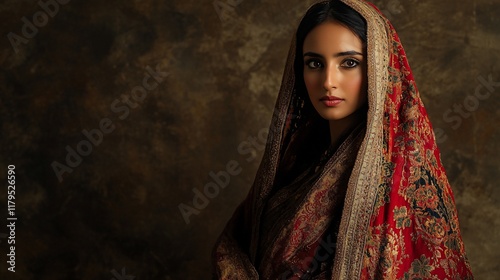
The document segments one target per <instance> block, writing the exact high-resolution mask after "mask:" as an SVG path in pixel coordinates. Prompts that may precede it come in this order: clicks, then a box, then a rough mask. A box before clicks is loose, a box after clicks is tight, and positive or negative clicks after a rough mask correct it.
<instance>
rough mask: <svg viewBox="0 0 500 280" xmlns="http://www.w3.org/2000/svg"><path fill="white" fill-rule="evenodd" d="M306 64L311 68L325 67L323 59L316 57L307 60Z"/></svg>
mask: <svg viewBox="0 0 500 280" xmlns="http://www.w3.org/2000/svg"><path fill="white" fill-rule="evenodd" d="M305 65H306V66H307V67H309V69H318V68H321V67H323V64H322V63H321V61H319V60H316V59H309V60H307V61H306V62H305Z"/></svg>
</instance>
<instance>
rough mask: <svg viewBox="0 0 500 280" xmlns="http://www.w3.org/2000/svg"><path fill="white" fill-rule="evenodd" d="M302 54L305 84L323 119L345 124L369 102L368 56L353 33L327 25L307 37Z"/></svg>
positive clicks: (320, 26)
mask: <svg viewBox="0 0 500 280" xmlns="http://www.w3.org/2000/svg"><path fill="white" fill-rule="evenodd" d="M303 50H304V52H303V59H304V82H305V85H306V88H307V92H308V94H309V98H310V99H311V102H312V104H313V106H314V108H315V109H316V111H317V112H318V113H319V114H320V115H321V117H323V118H324V119H326V120H329V121H338V120H343V119H346V118H348V117H349V116H352V115H353V113H354V112H356V111H358V109H359V108H360V107H362V106H363V105H364V104H365V103H366V102H367V93H366V92H367V90H366V88H367V87H366V84H367V77H366V76H367V75H366V63H365V57H366V56H365V54H364V51H363V44H362V42H361V40H360V39H359V38H358V37H357V36H356V35H355V34H354V33H353V32H352V31H351V30H349V29H348V28H346V27H344V26H343V25H341V24H339V23H337V22H333V21H327V22H324V23H322V24H320V25H318V26H316V27H315V28H314V29H313V30H311V32H309V34H307V36H306V38H305V40H304V47H303Z"/></svg>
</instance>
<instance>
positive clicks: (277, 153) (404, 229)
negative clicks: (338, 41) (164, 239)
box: [214, 0, 473, 279]
mask: <svg viewBox="0 0 500 280" xmlns="http://www.w3.org/2000/svg"><path fill="white" fill-rule="evenodd" d="M337 1H342V2H344V3H345V4H347V5H348V6H350V7H351V8H353V9H354V10H355V11H357V12H358V13H359V14H361V16H362V17H363V18H364V19H365V20H366V24H367V46H366V48H367V49H366V51H367V75H368V89H367V91H368V113H367V119H366V132H365V133H364V136H363V138H362V142H361V144H360V146H359V150H357V151H356V153H355V155H356V156H355V161H353V167H352V172H351V173H350V176H349V178H348V183H347V190H346V193H345V199H344V205H343V210H342V215H341V218H340V226H339V228H338V237H337V242H336V250H335V256H334V262H333V266H332V267H331V274H330V275H331V279H473V276H472V273H471V268H470V265H469V263H468V260H467V258H466V254H465V249H464V244H463V242H462V237H461V234H460V229H459V224H458V217H457V210H456V207H455V202H454V197H453V194H452V190H451V188H450V185H449V183H448V179H447V177H446V174H445V171H444V168H443V166H442V163H441V159H440V153H439V150H438V147H437V145H436V140H435V136H434V133H433V130H432V127H431V124H430V122H429V118H428V115H427V113H426V110H425V109H424V106H423V103H422V101H421V99H420V96H419V92H418V90H417V87H416V84H415V80H414V78H413V74H412V71H411V69H410V66H409V64H408V61H407V58H406V54H405V51H404V50H403V46H402V45H401V42H400V39H399V37H398V35H397V34H396V31H395V29H394V27H393V26H392V25H391V24H390V22H389V21H388V20H387V18H385V16H384V15H382V13H381V12H380V11H379V10H378V9H377V8H376V7H375V6H374V5H373V4H371V3H368V2H366V1H363V0H337ZM326 2H328V1H325V2H324V3H326ZM295 41H296V38H295V36H294V38H293V39H292V43H291V47H290V50H289V53H288V58H287V62H286V66H285V70H284V74H283V79H282V84H281V88H280V91H279V95H278V99H277V102H276V105H275V109H274V114H273V119H272V121H271V126H270V130H269V136H268V141H267V144H266V149H265V151H264V156H263V159H262V162H261V164H260V166H259V169H258V172H257V175H256V179H255V181H254V184H253V186H252V188H251V189H250V192H249V194H248V197H247V198H246V200H245V201H244V202H243V203H242V204H241V205H240V206H239V208H238V209H237V210H236V212H235V214H234V216H233V218H232V219H231V220H230V221H229V223H228V224H227V226H226V228H225V230H224V232H223V234H222V235H221V236H220V238H219V240H218V241H217V243H216V245H215V248H214V266H215V274H216V276H217V277H218V278H220V279H259V277H260V278H261V279H267V278H266V275H259V273H260V271H259V272H258V270H257V268H256V256H257V254H258V252H257V251H258V244H259V236H260V235H261V234H262V232H261V230H260V228H259V227H260V220H261V213H262V208H263V206H264V205H265V203H266V199H267V198H268V196H269V194H270V193H271V192H272V189H273V185H274V184H275V182H276V180H277V179H279V178H277V177H279V170H280V163H281V160H283V156H284V154H285V153H284V151H286V148H287V147H286V145H287V144H288V143H289V141H288V140H287V139H290V138H291V136H292V135H293V134H294V133H297V131H300V129H297V125H298V124H302V123H304V122H303V121H301V110H300V106H301V105H300V102H297V98H296V96H297V94H296V90H297V89H296V79H302V77H295V71H294V60H295V56H296V55H297V54H296V45H295V44H296V42H295ZM299 55H302V54H299ZM305 148H307V147H305ZM334 160H335V159H330V161H334ZM327 166H328V164H327ZM331 174H334V172H331V173H329V174H325V175H324V177H326V178H328V176H332V175H331ZM330 181H332V180H330ZM330 181H328V180H326V181H325V180H323V181H322V182H323V185H324V182H330ZM332 182H333V181H332ZM311 219H314V217H313V216H312V217H311ZM308 222H310V221H308ZM290 230H291V231H292V233H291V234H290V236H292V234H293V231H299V230H300V227H296V226H295V227H291V229H290ZM290 244H295V243H293V242H290V243H289V244H287V246H288V247H290V246H295V245H290ZM277 246H280V245H277ZM296 246H297V247H298V246H301V245H300V244H297V245H296ZM288 250H290V248H288ZM283 258H285V257H283ZM284 261H286V260H284ZM270 262H272V261H271V260H270ZM276 269H278V268H276ZM283 279H287V278H283Z"/></svg>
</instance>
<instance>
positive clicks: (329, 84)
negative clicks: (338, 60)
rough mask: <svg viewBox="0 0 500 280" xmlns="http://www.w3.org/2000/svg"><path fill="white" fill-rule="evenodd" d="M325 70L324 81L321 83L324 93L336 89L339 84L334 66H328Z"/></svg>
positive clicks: (337, 72)
mask: <svg viewBox="0 0 500 280" xmlns="http://www.w3.org/2000/svg"><path fill="white" fill-rule="evenodd" d="M324 69H325V73H324V75H325V80H324V82H323V87H324V88H325V90H326V91H329V90H330V89H332V88H337V86H338V82H339V71H338V68H337V65H336V64H333V63H332V64H329V65H328V66H327V67H325V68H324Z"/></svg>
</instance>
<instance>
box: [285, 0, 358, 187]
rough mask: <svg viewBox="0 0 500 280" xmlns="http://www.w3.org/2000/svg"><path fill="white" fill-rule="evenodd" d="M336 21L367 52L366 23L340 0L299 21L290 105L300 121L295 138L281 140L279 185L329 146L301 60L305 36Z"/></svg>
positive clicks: (322, 4) (316, 7) (313, 10)
mask: <svg viewBox="0 0 500 280" xmlns="http://www.w3.org/2000/svg"><path fill="white" fill-rule="evenodd" d="M327 21H335V22H338V23H340V24H342V25H344V26H345V27H347V28H348V29H350V30H351V31H352V32H353V33H354V34H355V35H356V36H358V37H359V39H360V40H361V42H362V44H363V48H365V49H366V42H367V39H366V38H367V36H366V29H367V27H366V21H365V19H364V18H363V17H362V16H361V15H360V14H359V13H358V12H357V11H355V10H354V9H353V8H351V7H349V6H348V5H346V4H345V3H343V2H341V1H340V0H331V1H324V2H320V3H317V4H314V5H313V6H311V7H310V8H309V10H308V11H307V12H306V14H305V15H304V17H303V18H302V20H301V22H300V24H299V26H298V28H297V33H296V46H295V61H294V71H295V77H296V78H295V92H294V96H292V102H294V104H295V105H296V106H300V105H298V104H301V103H302V104H303V106H300V107H302V108H301V109H300V111H301V112H300V115H301V119H300V120H295V121H296V125H295V127H296V128H297V129H298V130H300V132H299V133H298V134H296V135H297V136H298V137H292V135H291V134H289V135H288V137H287V138H285V139H284V145H283V147H282V148H283V150H282V151H281V152H282V153H283V156H282V157H281V158H282V161H281V163H280V167H279V172H280V173H281V178H275V179H276V180H277V181H276V182H279V183H280V184H287V183H290V181H291V180H293V178H294V177H295V176H296V175H298V174H300V173H301V172H303V171H304V170H305V169H307V168H308V167H310V165H311V163H312V162H314V161H315V160H317V158H318V157H319V156H320V155H321V154H322V153H323V152H324V151H325V149H326V148H327V147H328V146H329V144H330V141H329V139H330V135H329V129H328V121H326V120H324V119H322V118H321V117H320V116H319V114H318V113H317V112H316V111H315V109H314V107H313V106H312V104H311V101H310V100H309V96H308V94H307V89H306V86H305V83H304V79H303V73H304V59H303V56H302V52H303V46H304V41H305V39H306V36H307V34H309V32H311V30H313V29H314V28H315V27H316V26H318V25H320V24H322V23H324V22H327ZM276 182H275V183H276Z"/></svg>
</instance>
